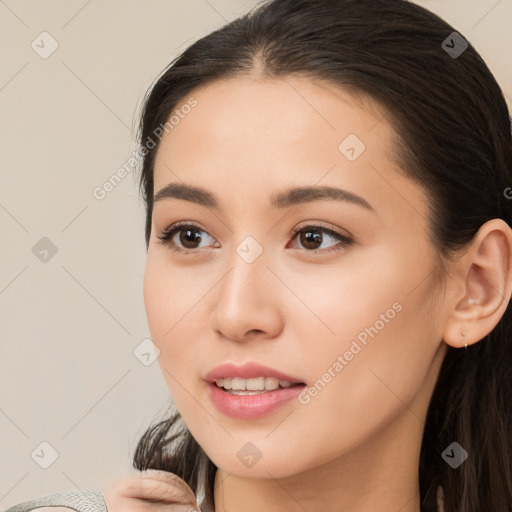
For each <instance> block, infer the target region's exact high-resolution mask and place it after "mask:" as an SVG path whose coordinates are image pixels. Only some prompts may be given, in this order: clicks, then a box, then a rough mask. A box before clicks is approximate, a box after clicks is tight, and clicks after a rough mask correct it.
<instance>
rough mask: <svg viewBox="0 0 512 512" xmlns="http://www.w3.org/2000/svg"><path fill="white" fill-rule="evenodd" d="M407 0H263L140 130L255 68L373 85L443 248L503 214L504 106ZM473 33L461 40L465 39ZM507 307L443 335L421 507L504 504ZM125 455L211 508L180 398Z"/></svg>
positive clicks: (156, 91)
mask: <svg viewBox="0 0 512 512" xmlns="http://www.w3.org/2000/svg"><path fill="white" fill-rule="evenodd" d="M453 32H456V31H455V29H454V28H453V27H451V26H450V25H449V24H448V23H446V22H445V21H444V20H442V19H441V18H439V17H438V16H436V15H435V14H433V13H431V12H429V11H428V10H426V9H424V8H422V7H420V6H418V5H415V4H413V3H410V2H408V1H405V0H273V1H264V2H262V3H261V4H260V5H258V6H257V7H256V8H254V9H253V10H252V11H251V12H249V13H248V14H247V15H245V16H242V17H241V18H239V19H236V20H234V21H232V22H230V23H228V24H227V25H225V26H223V27H222V28H220V29H218V30H216V31H214V32H213V33H211V34H209V35H207V36H205V37H203V38H201V39H199V40H198V41H197V42H195V43H193V44H192V45H191V46H189V47H188V48H187V49H186V50H185V51H184V52H183V53H182V54H181V55H179V57H177V58H176V59H175V60H174V61H172V62H171V63H170V65H169V67H168V68H167V69H166V70H165V71H164V72H163V73H162V75H161V76H160V77H159V78H158V79H157V81H156V82H155V83H154V85H153V86H152V87H151V88H150V90H149V91H148V93H147V95H146V97H145V99H144V104H143V111H142V115H141V120H140V127H139V137H140V142H141V144H142V145H145V146H147V142H148V141H149V140H150V139H155V137H154V134H155V130H156V129H157V128H158V127H159V126H162V125H163V124H164V123H166V121H167V120H168V118H169V116H170V115H171V113H172V111H173V109H174V108H175V107H176V106H177V105H178V104H179V102H182V101H184V100H186V99H187V97H188V96H189V95H190V94H191V93H192V91H193V90H194V89H195V88H196V87H199V86H205V85H207V84H208V83H211V82H213V81H215V80H219V79H222V78H227V77H235V76H243V75H244V74H249V73H251V72H253V71H254V70H255V69H258V70H261V71H260V72H261V73H262V74H264V75H265V76H268V77H279V76H286V75H289V74H292V73H294V74H301V75H306V76H310V77H311V78H313V79H317V78H318V79H324V80H328V81H330V82H331V83H333V84H336V85H338V86H340V87H341V88H345V89H347V90H349V91H352V92H355V93H361V94H364V95H367V96H369V97H370V98H372V99H374V100H376V101H377V103H379V104H380V105H381V106H382V107H383V108H384V109H385V111H386V112H387V117H388V121H390V122H391V123H392V125H393V127H394V128H395V130H396V133H397V134H398V137H397V141H396V148H395V155H396V158H397V162H399V164H400V167H401V170H402V171H403V172H404V174H405V175H407V176H408V177H409V178H411V179H412V180H415V181H416V182H417V183H418V184H420V185H422V186H424V187H425V189H426V190H427V191H428V197H429V207H430V219H429V220H430V227H431V238H432V242H433V244H434V246H435V247H436V249H437V251H438V254H439V255H443V256H446V257H450V255H452V254H453V253H454V251H456V250H457V249H459V248H461V247H463V246H464V245H465V244H467V243H468V242H469V241H470V240H471V239H472V237H473V236H474V234H475V233H476V231H477V230H478V229H479V227H480V226H481V225H482V224H483V223H485V222H486V221H488V220H490V219H492V218H501V219H503V220H504V221H505V222H507V223H508V224H509V225H511V224H512V223H511V220H512V219H511V202H510V200H509V199H507V197H506V194H505V190H506V189H507V187H509V186H512V140H511V123H510V114H509V111H508V108H507V104H506V102H505V99H504V96H503V94H502V92H501V90H500V87H499V86H498V84H497V82H496V80H495V79H494V77H493V75H492V74H491V72H490V71H489V69H488V67H487V66H486V64H485V63H484V61H483V60H482V58H481V57H480V55H479V54H478V53H477V51H476V50H475V49H474V48H473V46H472V45H471V44H470V43H469V42H468V41H467V39H466V38H465V37H464V36H463V35H461V34H455V35H454V34H453ZM466 45H467V46H466ZM157 149H158V140H156V144H154V145H152V148H151V149H149V150H148V151H147V152H145V153H144V154H143V161H142V171H141V176H140V186H141V193H142V195H143V198H144V200H145V204H146V208H147V209H146V233H145V235H146V243H147V244H148V243H149V237H150V232H151V214H152V207H153V165H154V157H155V153H156V151H157ZM511 314H512V313H511V309H510V307H508V308H507V310H506V311H505V313H504V315H503V317H502V318H501V320H500V321H499V323H498V325H497V326H496V328H495V329H494V330H493V331H492V332H491V333H490V334H489V335H488V336H486V338H485V339H483V340H481V341H480V342H479V343H476V344H474V345H472V346H470V347H468V348H467V349H453V348H452V347H448V351H447V353H446V356H445V359H444V362H443V365H442V368H441V370H440V374H439V378H438V382H437V384H436V387H435V389H434V392H433V395H432V398H431V401H430V404H429V408H428V412H427V418H426V422H425V429H424V436H423V442H422V446H421V454H420V465H419V475H418V476H419V482H420V493H421V510H422V512H434V511H436V510H437V505H436V491H437V489H438V487H439V486H441V487H442V489H443V492H444V507H445V511H446V512H456V511H457V512H475V511H485V512H505V511H510V510H512V485H511V483H512V343H511V334H512V333H511V326H512V317H511ZM454 441H456V442H457V443H459V444H460V445H461V446H462V447H463V448H464V449H465V450H466V451H467V452H468V454H469V457H468V458H467V460H466V461H464V463H462V464H461V465H460V466H459V467H458V468H456V469H454V468H452V467H451V466H450V465H448V464H447V463H446V462H445V460H443V458H442V456H441V454H442V453H443V451H444V450H445V449H446V448H447V447H448V446H449V445H450V444H451V443H452V442H454ZM133 465H134V467H135V468H137V469H140V470H144V469H148V468H152V469H162V470H166V471H170V472H173V473H175V474H177V475H178V476H180V477H181V478H183V479H184V480H185V481H186V482H187V483H188V484H189V485H190V487H191V488H192V490H193V491H194V492H196V493H198V494H201V495H204V500H203V501H202V502H201V507H202V510H203V511H204V512H212V511H213V510H214V500H213V485H214V478H215V471H216V469H217V468H216V466H215V465H214V464H213V463H212V462H211V461H210V460H209V458H208V457H207V455H206V454H205V453H204V451H203V450H202V448H201V447H200V446H199V445H198V443H197V442H196V441H195V439H194V438H193V437H192V435H191V434H190V432H189V431H188V429H187V428H186V426H185V425H184V423H183V421H182V419H181V416H180V414H179V413H178V412H176V411H175V412H173V414H171V416H170V417H169V418H167V419H164V420H162V421H159V422H158V423H156V424H153V425H152V426H151V427H150V428H149V429H148V430H147V431H146V432H145V433H144V434H143V435H142V437H141V438H140V440H139V442H138V444H137V447H136V451H135V454H134V459H133Z"/></svg>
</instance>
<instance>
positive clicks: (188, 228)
mask: <svg viewBox="0 0 512 512" xmlns="http://www.w3.org/2000/svg"><path fill="white" fill-rule="evenodd" d="M199 233H205V234H206V235H207V236H208V237H210V238H211V239H212V240H213V237H212V236H211V235H210V234H209V233H207V232H206V231H205V230H204V229H201V228H200V227H199V226H197V225H196V224H191V223H190V222H176V223H174V224H172V225H171V226H169V227H168V228H166V229H165V230H164V231H163V232H162V233H161V234H160V235H158V236H157V238H158V239H159V240H160V243H162V244H164V245H167V246H168V247H169V249H170V250H171V251H174V252H179V253H190V252H191V251H194V252H196V249H198V248H200V247H198V246H196V243H198V242H199V243H200V242H202V237H201V235H199ZM176 235H179V236H178V237H176ZM175 238H177V239H178V241H179V242H178V243H176V241H175ZM180 244H181V245H180ZM217 247H218V246H217Z"/></svg>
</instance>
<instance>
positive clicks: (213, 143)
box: [154, 76, 426, 213]
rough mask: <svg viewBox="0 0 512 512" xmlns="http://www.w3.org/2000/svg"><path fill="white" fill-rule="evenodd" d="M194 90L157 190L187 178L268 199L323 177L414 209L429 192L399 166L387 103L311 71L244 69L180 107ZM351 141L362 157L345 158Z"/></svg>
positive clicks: (162, 159)
mask: <svg viewBox="0 0 512 512" xmlns="http://www.w3.org/2000/svg"><path fill="white" fill-rule="evenodd" d="M190 98H193V99H194V100H195V102H196V106H195V107H194V108H192V109H186V111H187V112H188V113H187V114H182V115H181V116H179V117H180V119H179V122H178V123H176V124H173V127H172V129H171V130H169V131H168V132H166V133H164V135H163V137H162V140H161V142H160V146H159V149H158V151H157V155H156V159H155V169H154V178H155V179H154V192H158V191H159V190H161V189H162V188H163V187H164V186H165V185H167V184H168V183H169V182H180V181H182V182H186V183H189V184H194V185H197V186H200V187H203V188H207V189H210V190H213V191H215V192H216V194H217V195H218V196H222V195H223V193H224V194H225V195H226V197H228V196H229V197H228V199H229V201H231V202H232V200H233V199H234V195H235V194H234V193H232V192H236V196H237V197H238V198H239V200H240V205H241V206H243V205H244V203H245V204H248V203H247V202H246V201H249V200H251V198H253V197H255V196H259V197H262V204H263V199H264V200H265V204H268V201H267V198H268V197H269V196H270V195H271V194H272V192H274V191H276V190H281V189H283V188H287V187H290V186H297V185H316V184H319V185H327V186H329V185H330V186H337V187H343V188H345V189H347V190H352V191H354V192H356V193H358V194H360V195H363V196H366V197H373V198H376V199H374V201H373V202H375V200H376V201H377V202H379V201H380V202H381V203H382V204H381V207H384V208H389V205H385V204H384V203H385V202H386V197H383V195H384V196H386V194H387V201H388V202H389V201H390V200H391V201H395V203H396V201H397V200H398V201H399V202H403V203H404V204H403V207H409V208H410V207H411V206H412V207H413V209H414V208H415V205H413V204H411V202H412V203H414V202H415V201H416V202H421V201H422V200H423V199H424V198H423V197H422V191H421V190H420V188H419V186H418V185H416V184H415V183H413V182H410V180H405V179H404V178H403V177H402V176H400V175H399V173H398V172H397V166H396V164H395V163H394V161H393V144H394V140H395V133H394V131H393V128H392V127H391V125H390V124H389V123H388V121H387V119H386V117H385V111H384V109H383V108H381V107H380V106H379V105H378V104H377V103H375V102H373V101H371V100H369V99H368V97H367V96H363V95H357V96H356V95H354V94H352V93H349V92H347V91H346V90H344V89H341V88H339V87H336V86H334V85H332V84H329V83H327V82H325V81H319V80H314V79H310V78H307V77H296V76H294V77H291V76H287V77H285V78H279V79H261V78H257V79H256V78H250V77H245V78H242V77H240V78H232V79H229V80H222V81H216V82H213V83H211V84H208V85H207V86H205V87H202V88H199V89H196V90H194V91H192V92H191V93H190V94H189V95H188V96H187V97H186V98H184V99H183V100H182V102H180V104H178V105H176V107H175V109H174V110H173V112H176V111H179V109H180V108H181V106H183V105H185V104H186V103H187V102H189V101H190ZM184 111H185V110H184ZM345 141H348V142H347V143H346V142H345ZM347 145H348V146H349V147H347ZM350 146H353V147H354V148H355V152H356V153H357V154H356V158H355V159H354V158H348V157H347V154H346V150H347V149H350ZM344 151H345V153H344ZM353 155H354V152H352V156H353ZM348 156H351V155H350V153H349V154H348ZM398 182H399V183H398ZM404 187H405V188H406V189H407V190H402V192H400V190H401V189H403V188H404ZM383 193H384V194H383ZM404 194H405V195H404ZM415 196H416V197H415ZM408 197H409V198H410V200H409V201H408V200H407V199H406V198H408ZM407 203H409V204H408V205H407ZM416 206H417V208H416V210H417V211H418V208H420V209H421V208H422V206H421V205H419V204H418V205H416ZM422 211H423V213H426V210H425V209H423V210H422Z"/></svg>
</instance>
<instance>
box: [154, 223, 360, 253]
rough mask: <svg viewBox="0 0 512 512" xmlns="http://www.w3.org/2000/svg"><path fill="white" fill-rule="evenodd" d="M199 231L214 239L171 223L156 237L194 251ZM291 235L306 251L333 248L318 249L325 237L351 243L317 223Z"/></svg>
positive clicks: (176, 248)
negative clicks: (176, 239)
mask: <svg viewBox="0 0 512 512" xmlns="http://www.w3.org/2000/svg"><path fill="white" fill-rule="evenodd" d="M200 233H205V234H206V236H207V237H209V238H211V239H212V240H214V238H213V237H212V236H211V235H210V234H209V233H207V232H206V231H204V230H203V229H201V228H199V227H198V226H196V225H194V224H173V225H172V226H169V227H168V228H167V229H166V230H165V231H163V232H162V234H161V235H159V236H158V237H157V238H158V239H159V240H160V242H161V243H162V244H165V245H168V246H169V248H170V249H171V250H172V251H175V252H182V253H186V252H196V251H195V249H198V248H200V246H197V245H196V244H197V243H199V244H200V243H201V242H202V241H203V240H202V238H203V237H202V236H201V235H200ZM176 235H179V236H178V241H179V243H176V241H175V238H176ZM291 235H292V240H293V239H295V238H297V235H300V236H299V237H298V240H299V241H300V243H301V244H302V246H303V247H304V249H303V250H305V251H307V252H318V251H320V252H330V251H331V250H333V249H328V250H323V249H319V246H321V245H322V243H323V242H324V240H325V239H326V238H327V239H328V238H331V239H333V240H337V241H338V242H340V244H339V245H341V246H344V247H346V246H349V245H351V244H352V243H353V240H352V239H351V238H350V237H348V236H346V235H343V234H341V233H338V232H336V231H333V230H331V229H327V228H325V227H323V226H317V225H308V226H304V227H302V228H298V229H295V230H294V231H293V232H292V233H291ZM203 247H204V246H203ZM216 247H219V245H217V246H216Z"/></svg>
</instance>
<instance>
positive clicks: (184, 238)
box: [180, 229, 201, 249]
mask: <svg viewBox="0 0 512 512" xmlns="http://www.w3.org/2000/svg"><path fill="white" fill-rule="evenodd" d="M196 241H197V242H200V241H201V235H199V234H198V233H197V229H184V230H183V231H182V232H181V235H180V242H181V243H182V244H183V246H184V247H187V248H189V249H193V248H194V246H193V244H194V242H196ZM188 244H192V246H189V245H188Z"/></svg>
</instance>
